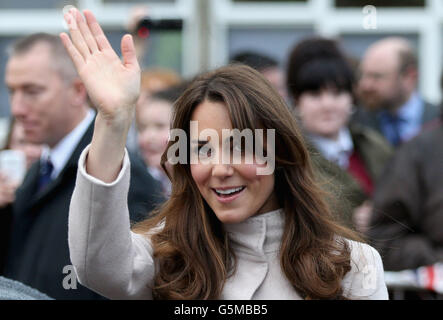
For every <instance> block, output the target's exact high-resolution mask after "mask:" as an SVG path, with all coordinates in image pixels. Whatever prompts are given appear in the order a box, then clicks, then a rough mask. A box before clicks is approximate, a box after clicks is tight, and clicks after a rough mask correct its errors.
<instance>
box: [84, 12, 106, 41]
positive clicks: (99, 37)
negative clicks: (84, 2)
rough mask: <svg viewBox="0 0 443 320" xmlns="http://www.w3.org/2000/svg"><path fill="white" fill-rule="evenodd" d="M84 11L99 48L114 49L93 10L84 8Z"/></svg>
mask: <svg viewBox="0 0 443 320" xmlns="http://www.w3.org/2000/svg"><path fill="white" fill-rule="evenodd" d="M83 12H84V14H85V18H86V22H87V23H88V26H89V29H90V30H91V32H92V35H93V36H94V38H95V41H96V42H97V44H98V47H99V49H100V50H104V49H112V47H111V45H110V44H109V41H108V39H107V38H106V36H105V34H104V32H103V30H102V28H101V27H100V25H99V24H98V22H97V20H96V19H95V17H94V15H93V14H92V12H91V11H89V10H84V11H83Z"/></svg>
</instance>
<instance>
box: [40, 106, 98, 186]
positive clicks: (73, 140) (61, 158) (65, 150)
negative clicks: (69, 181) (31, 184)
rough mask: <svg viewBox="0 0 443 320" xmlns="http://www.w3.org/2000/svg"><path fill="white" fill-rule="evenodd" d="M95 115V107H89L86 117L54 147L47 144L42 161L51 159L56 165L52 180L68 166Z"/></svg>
mask: <svg viewBox="0 0 443 320" xmlns="http://www.w3.org/2000/svg"><path fill="white" fill-rule="evenodd" d="M94 116H95V111H94V110H93V109H89V110H88V112H87V114H86V116H85V118H84V119H83V120H82V121H81V122H80V123H79V124H78V125H77V126H76V127H75V128H74V130H72V131H71V132H70V133H68V134H67V135H66V136H65V137H64V138H63V139H62V140H60V141H59V143H57V145H55V147H54V148H52V149H50V148H49V147H48V146H46V147H45V148H44V149H43V151H42V155H41V157H40V161H48V160H50V161H51V163H52V165H53V166H54V169H53V171H52V174H51V179H52V180H54V179H56V178H57V177H58V175H59V174H60V172H61V171H62V170H63V168H64V167H65V166H66V163H67V162H68V160H69V158H70V157H71V155H72V153H73V152H74V150H75V148H76V147H77V145H78V143H79V142H80V140H81V138H82V137H83V135H84V134H85V132H86V130H88V127H89V125H90V124H91V122H92V121H93V120H94Z"/></svg>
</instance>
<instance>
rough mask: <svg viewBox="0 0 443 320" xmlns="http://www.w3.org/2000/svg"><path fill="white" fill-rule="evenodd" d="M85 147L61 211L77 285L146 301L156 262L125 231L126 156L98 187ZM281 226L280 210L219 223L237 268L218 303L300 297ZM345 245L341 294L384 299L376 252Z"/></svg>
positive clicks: (142, 240) (140, 240) (141, 239)
mask: <svg viewBox="0 0 443 320" xmlns="http://www.w3.org/2000/svg"><path fill="white" fill-rule="evenodd" d="M88 150H89V147H87V148H86V149H85V150H84V151H83V153H82V155H81V156H80V159H79V166H78V168H79V170H78V173H77V181H76V187H75V190H74V194H73V196H72V200H71V207H70V212H69V248H70V255H71V262H72V263H73V265H74V269H75V271H76V274H77V277H78V279H79V281H80V283H81V284H83V285H84V286H86V287H88V288H90V289H92V290H94V291H96V292H98V293H100V294H102V295H103V296H105V297H108V298H111V299H152V291H151V289H150V288H151V287H152V284H153V278H154V275H155V271H156V270H155V268H156V265H155V261H154V258H153V249H152V246H151V243H150V240H149V236H143V235H140V234H135V233H133V232H131V231H130V222H129V213H128V208H127V193H128V190H129V178H130V177H129V175H130V163H129V158H128V155H127V153H126V154H125V158H124V162H123V167H122V169H121V172H120V174H119V175H118V177H117V179H116V180H115V181H114V182H112V183H104V182H102V181H100V180H98V179H96V178H94V177H92V176H90V175H88V174H87V173H86V170H85V159H86V155H87V152H88ZM283 226H284V213H283V212H282V210H275V211H271V212H268V213H264V214H261V215H258V216H254V217H251V218H249V219H247V220H245V221H243V222H240V223H237V224H226V225H225V230H226V231H227V232H228V235H229V239H230V241H231V242H232V246H233V249H234V251H235V254H236V257H237V269H236V271H235V273H234V275H233V276H231V277H230V278H229V279H228V280H227V282H226V284H225V286H224V288H223V292H222V296H221V298H222V299H233V300H237V299H242V300H249V299H269V300H271V299H282V300H283V299H285V300H286V299H301V297H300V296H299V295H298V294H297V292H296V291H295V290H294V288H293V287H292V286H291V284H290V283H289V281H288V280H287V279H286V277H285V275H284V274H283V272H282V270H281V267H280V260H279V256H278V254H279V247H280V242H281V238H282V233H283ZM347 241H348V243H349V244H350V247H351V261H352V270H351V271H349V272H348V274H346V276H345V277H344V279H343V281H342V286H343V289H344V294H345V296H347V297H348V298H351V299H388V293H387V289H386V285H385V282H384V276H383V275H384V273H383V265H382V261H381V258H380V255H379V254H378V252H377V251H376V250H375V249H373V248H372V247H370V246H368V245H366V244H362V243H358V242H354V241H350V240H347ZM307 281H309V280H308V279H307Z"/></svg>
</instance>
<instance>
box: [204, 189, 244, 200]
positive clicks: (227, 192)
mask: <svg viewBox="0 0 443 320" xmlns="http://www.w3.org/2000/svg"><path fill="white" fill-rule="evenodd" d="M245 189H246V187H245V186H240V187H234V188H223V189H218V188H212V190H213V191H214V192H215V193H216V194H217V196H219V197H221V198H230V197H232V196H235V195H237V194H239V193H240V192H242V191H243V190H245Z"/></svg>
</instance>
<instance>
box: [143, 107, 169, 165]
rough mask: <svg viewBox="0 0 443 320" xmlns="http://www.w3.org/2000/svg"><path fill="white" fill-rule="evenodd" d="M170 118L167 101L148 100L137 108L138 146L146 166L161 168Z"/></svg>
mask: <svg viewBox="0 0 443 320" xmlns="http://www.w3.org/2000/svg"><path fill="white" fill-rule="evenodd" d="M171 116H172V106H171V104H170V103H169V102H167V101H162V100H150V102H147V103H145V104H143V105H140V106H139V107H138V108H137V128H138V145H139V148H140V151H141V153H142V156H143V159H144V160H145V162H146V164H147V165H148V166H151V167H157V168H159V169H160V168H161V166H160V160H161V156H162V154H163V152H164V151H165V149H166V147H167V144H168V139H169V127H170V121H171Z"/></svg>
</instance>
